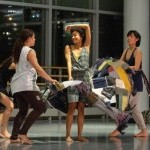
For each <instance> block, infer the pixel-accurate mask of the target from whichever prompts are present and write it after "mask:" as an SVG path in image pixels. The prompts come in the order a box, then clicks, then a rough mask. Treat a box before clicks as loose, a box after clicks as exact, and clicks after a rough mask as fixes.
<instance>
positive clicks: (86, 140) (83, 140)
mask: <svg viewBox="0 0 150 150" xmlns="http://www.w3.org/2000/svg"><path fill="white" fill-rule="evenodd" d="M77 140H78V141H80V142H89V140H88V139H86V138H84V137H78V139H77Z"/></svg>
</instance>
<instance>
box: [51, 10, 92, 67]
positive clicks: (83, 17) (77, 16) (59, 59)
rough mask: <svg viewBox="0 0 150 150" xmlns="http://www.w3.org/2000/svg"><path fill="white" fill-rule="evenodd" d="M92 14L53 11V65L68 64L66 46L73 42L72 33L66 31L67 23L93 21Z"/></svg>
mask: <svg viewBox="0 0 150 150" xmlns="http://www.w3.org/2000/svg"><path fill="white" fill-rule="evenodd" d="M91 18H92V17H91V15H90V14H88V13H83V12H73V11H57V10H54V11H53V18H52V19H53V24H52V37H53V38H52V58H53V60H52V65H55V66H66V61H65V57H64V47H65V45H67V44H71V41H72V40H71V34H70V33H67V32H65V31H64V28H65V26H66V24H67V23H75V22H86V23H92V20H91Z"/></svg>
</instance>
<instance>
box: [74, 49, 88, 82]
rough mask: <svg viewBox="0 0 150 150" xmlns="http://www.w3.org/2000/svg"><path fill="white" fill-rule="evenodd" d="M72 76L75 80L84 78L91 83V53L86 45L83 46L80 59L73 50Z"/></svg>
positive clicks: (83, 79)
mask: <svg viewBox="0 0 150 150" xmlns="http://www.w3.org/2000/svg"><path fill="white" fill-rule="evenodd" d="M71 62H72V76H73V79H74V80H82V81H84V82H85V83H87V84H88V85H90V78H89V53H88V52H87V50H86V48H85V47H82V50H81V54H80V56H79V57H78V59H77V58H76V57H75V55H74V54H73V52H72V51H71Z"/></svg>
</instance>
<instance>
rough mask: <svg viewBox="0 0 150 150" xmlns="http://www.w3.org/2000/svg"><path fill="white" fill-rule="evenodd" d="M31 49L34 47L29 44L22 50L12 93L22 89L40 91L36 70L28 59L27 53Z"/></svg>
mask: <svg viewBox="0 0 150 150" xmlns="http://www.w3.org/2000/svg"><path fill="white" fill-rule="evenodd" d="M31 50H33V49H31V48H30V47H28V46H24V47H23V48H22V50H21V53H20V57H19V62H18V64H17V66H16V73H15V74H14V76H13V78H12V81H11V90H12V94H14V93H16V92H20V91H39V87H38V86H37V85H36V80H37V73H36V70H35V69H34V68H33V66H32V65H31V64H30V62H29V61H28V60H27V55H28V53H29V51H31Z"/></svg>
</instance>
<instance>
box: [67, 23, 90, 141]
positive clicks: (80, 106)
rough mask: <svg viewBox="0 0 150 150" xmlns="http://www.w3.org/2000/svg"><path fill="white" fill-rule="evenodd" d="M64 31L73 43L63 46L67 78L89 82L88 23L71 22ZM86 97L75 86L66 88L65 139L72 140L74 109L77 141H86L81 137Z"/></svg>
mask: <svg viewBox="0 0 150 150" xmlns="http://www.w3.org/2000/svg"><path fill="white" fill-rule="evenodd" d="M66 31H70V32H71V34H72V41H73V44H74V45H66V46H65V58H66V62H67V67H68V75H69V80H82V81H84V82H86V83H89V76H88V69H89V53H90V45H91V32H90V27H89V25H88V24H72V25H68V26H67V27H66ZM86 102H87V101H86V98H85V97H83V95H82V94H81V93H79V92H78V90H77V89H76V88H75V87H69V88H68V103H69V110H68V113H67V118H66V141H67V142H73V139H72V137H71V126H72V122H73V114H74V112H75V109H77V110H78V116H77V124H78V138H77V140H78V141H81V142H87V141H88V140H87V139H86V138H84V137H82V130H83V124H84V107H85V103H86Z"/></svg>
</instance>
